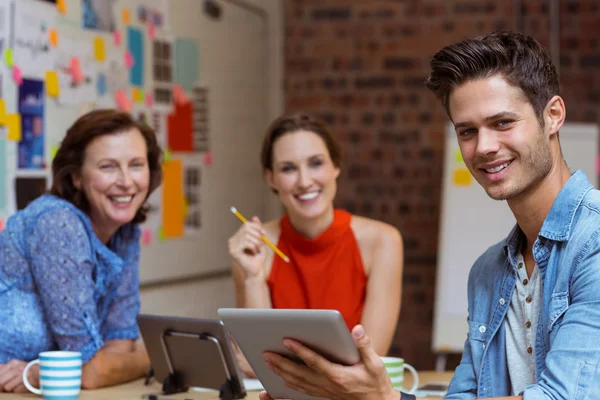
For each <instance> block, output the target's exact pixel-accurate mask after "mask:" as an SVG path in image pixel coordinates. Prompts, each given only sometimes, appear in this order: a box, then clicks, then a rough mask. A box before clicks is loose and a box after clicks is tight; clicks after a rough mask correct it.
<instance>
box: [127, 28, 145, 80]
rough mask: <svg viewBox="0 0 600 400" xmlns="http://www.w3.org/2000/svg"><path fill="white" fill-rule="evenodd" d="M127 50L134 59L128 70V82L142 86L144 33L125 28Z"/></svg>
mask: <svg viewBox="0 0 600 400" xmlns="http://www.w3.org/2000/svg"><path fill="white" fill-rule="evenodd" d="M127 50H128V51H129V53H130V54H131V56H132V59H133V60H135V62H134V64H133V67H132V68H131V69H130V70H129V82H130V83H131V84H132V85H136V86H144V34H143V33H142V31H140V30H139V29H135V28H131V27H129V28H127Z"/></svg>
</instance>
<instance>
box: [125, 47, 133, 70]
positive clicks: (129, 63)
mask: <svg viewBox="0 0 600 400" xmlns="http://www.w3.org/2000/svg"><path fill="white" fill-rule="evenodd" d="M134 64H135V60H134V59H133V55H132V54H131V51H127V53H125V65H126V66H127V68H132V67H133V65H134Z"/></svg>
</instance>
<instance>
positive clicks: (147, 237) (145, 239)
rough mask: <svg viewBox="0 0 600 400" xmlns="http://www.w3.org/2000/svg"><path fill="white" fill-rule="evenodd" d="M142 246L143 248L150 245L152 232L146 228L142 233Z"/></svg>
mask: <svg viewBox="0 0 600 400" xmlns="http://www.w3.org/2000/svg"><path fill="white" fill-rule="evenodd" d="M142 244H143V245H145V246H148V245H151V244H152V231H151V230H150V229H148V228H146V229H144V230H143V231H142Z"/></svg>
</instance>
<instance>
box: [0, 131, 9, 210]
mask: <svg viewBox="0 0 600 400" xmlns="http://www.w3.org/2000/svg"><path fill="white" fill-rule="evenodd" d="M6 192H7V190H6V135H5V134H4V133H0V210H3V209H5V208H6Z"/></svg>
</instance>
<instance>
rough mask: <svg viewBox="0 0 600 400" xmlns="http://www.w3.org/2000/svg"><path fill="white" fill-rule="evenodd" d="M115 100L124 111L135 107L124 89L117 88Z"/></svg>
mask: <svg viewBox="0 0 600 400" xmlns="http://www.w3.org/2000/svg"><path fill="white" fill-rule="evenodd" d="M115 102H116V103H117V108H118V109H119V110H122V111H131V110H132V109H133V105H132V104H131V101H130V100H129V98H128V97H127V94H126V93H125V91H124V90H117V91H116V93H115Z"/></svg>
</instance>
